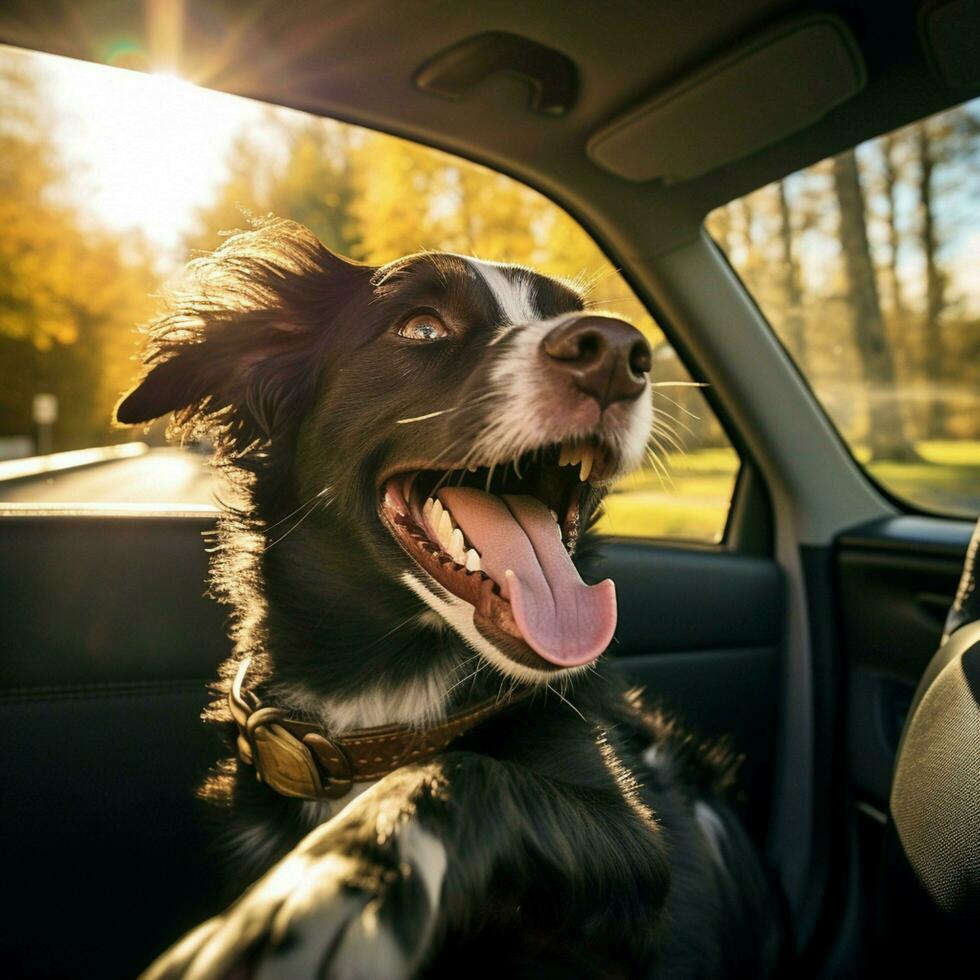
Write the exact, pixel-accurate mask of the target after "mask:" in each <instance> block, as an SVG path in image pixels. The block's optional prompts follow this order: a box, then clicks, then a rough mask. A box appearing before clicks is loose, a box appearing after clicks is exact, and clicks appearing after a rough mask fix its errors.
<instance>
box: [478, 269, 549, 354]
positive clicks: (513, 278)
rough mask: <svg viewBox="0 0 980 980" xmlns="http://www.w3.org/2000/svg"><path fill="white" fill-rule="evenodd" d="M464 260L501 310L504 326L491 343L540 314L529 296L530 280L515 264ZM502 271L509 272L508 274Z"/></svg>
mask: <svg viewBox="0 0 980 980" xmlns="http://www.w3.org/2000/svg"><path fill="white" fill-rule="evenodd" d="M466 261H467V262H468V263H469V265H470V267H471V268H472V269H475V270H476V272H477V273H478V274H479V275H480V277H481V278H482V279H483V281H484V282H485V283H486V284H487V288H488V289H489V290H490V292H491V293H492V294H493V298H494V299H495V300H496V301H497V305H498V306H499V307H500V309H501V312H502V313H503V317H504V319H503V322H502V323H501V324H500V326H501V327H502V328H503V329H502V330H501V331H500V332H498V334H497V335H496V336H495V337H494V338H493V340H491V341H490V343H492V344H493V343H496V342H497V341H498V340H500V339H501V338H502V337H503V336H504V335H506V334H507V333H509V332H510V330H512V329H513V328H514V327H516V326H519V325H521V324H523V323H530V322H531V321H532V320H536V319H538V318H539V317H540V312H539V311H538V310H537V309H536V308H535V306H534V303H533V301H532V297H531V279H530V277H529V276H527V275H525V274H524V273H523V271H522V270H521V269H519V268H517V267H516V266H505V265H498V264H495V263H492V262H483V261H482V260H481V259H470V258H468V259H467V260H466ZM504 270H507V272H510V273H511V274H510V275H508V274H507V272H505V271H504Z"/></svg>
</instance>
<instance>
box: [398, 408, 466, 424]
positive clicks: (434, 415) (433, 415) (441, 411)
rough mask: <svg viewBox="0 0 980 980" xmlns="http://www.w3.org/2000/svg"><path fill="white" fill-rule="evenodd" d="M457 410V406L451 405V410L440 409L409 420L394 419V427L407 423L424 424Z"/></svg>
mask: <svg viewBox="0 0 980 980" xmlns="http://www.w3.org/2000/svg"><path fill="white" fill-rule="evenodd" d="M457 408H459V406H458V405H453V407H452V408H441V409H439V411H438V412H429V414H428V415H416V416H415V417H414V418H410V419H395V425H408V423H409V422H424V421H425V420H426V419H434V418H437V417H438V416H440V415H445V414H446V413H447V412H455V411H456V409H457Z"/></svg>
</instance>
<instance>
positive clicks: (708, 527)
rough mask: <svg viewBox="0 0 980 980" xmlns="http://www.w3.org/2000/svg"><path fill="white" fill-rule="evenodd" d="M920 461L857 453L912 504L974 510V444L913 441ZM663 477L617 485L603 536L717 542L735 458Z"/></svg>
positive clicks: (679, 462) (708, 452)
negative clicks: (879, 458) (874, 457)
mask: <svg viewBox="0 0 980 980" xmlns="http://www.w3.org/2000/svg"><path fill="white" fill-rule="evenodd" d="M916 449H917V450H918V453H919V455H920V456H921V457H922V460H923V461H922V462H916V463H898V462H889V461H887V460H882V461H878V462H874V463H870V464H868V463H867V459H868V452H867V450H866V449H864V448H863V447H860V446H859V447H857V448H856V450H855V456H856V457H857V458H858V460H859V461H861V462H862V463H863V464H865V465H867V469H868V472H869V473H870V474H871V475H872V476H873V477H874V479H875V480H877V481H878V482H879V483H881V484H882V486H884V487H885V488H886V489H888V490H889V491H890V492H891V493H893V494H894V495H895V496H896V497H899V498H901V499H903V500H906V501H908V502H909V503H910V504H912V505H913V506H915V507H921V508H923V509H925V510H931V511H937V512H939V513H944V514H950V515H952V516H958V517H971V518H972V517H976V516H977V514H978V513H980V441H978V440H972V441H971V440H962V441H951V440H926V441H922V442H919V443H917V444H916ZM666 463H667V469H668V473H669V478H667V477H664V476H663V475H662V474H660V475H658V473H657V471H656V470H654V469H653V468H651V467H648V468H645V469H643V470H641V471H640V472H639V473H636V474H634V475H633V476H631V477H629V478H627V479H626V480H623V481H622V482H621V483H620V484H619V486H618V487H617V488H616V489H615V490H614V491H613V492H612V493H611V494H610V495H609V497H608V498H607V499H606V505H605V511H606V512H605V515H604V516H603V518H602V519H601V520H600V522H599V524H598V529H599V530H600V531H601V532H602V533H603V534H610V535H616V536H621V537H630V538H673V539H680V540H686V541H698V542H709V543H714V542H718V541H720V540H721V538H722V535H723V534H724V530H725V522H726V520H727V519H728V507H729V504H730V502H731V498H732V492H733V491H734V489H735V477H736V475H737V473H738V457H737V456H736V455H735V453H734V451H733V450H731V449H701V450H696V451H693V452H690V453H687V454H685V455H681V454H679V453H673V454H671V455H670V456H668V457H667V460H666Z"/></svg>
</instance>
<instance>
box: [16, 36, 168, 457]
mask: <svg viewBox="0 0 980 980" xmlns="http://www.w3.org/2000/svg"><path fill="white" fill-rule="evenodd" d="M0 100H2V102H3V104H4V107H5V114H4V116H3V117H2V120H0V227H2V228H3V234H2V235H0V355H2V358H3V363H4V367H5V368H6V369H7V371H6V372H5V374H9V377H10V379H11V380H10V382H9V383H8V384H5V385H4V386H3V388H2V390H0V435H28V434H30V433H31V432H32V429H33V422H32V420H31V401H32V398H33V395H34V394H37V393H39V392H51V393H53V394H55V395H57V396H58V398H59V401H60V414H59V419H58V423H57V426H56V428H55V433H54V434H55V448H60V449H67V448H73V447H76V446H85V445H92V444H93V443H94V442H97V441H109V440H115V439H118V438H120V437H121V436H120V434H119V433H117V432H114V431H113V429H112V427H111V411H112V405H113V402H114V401H115V398H116V397H117V395H118V393H119V390H121V388H122V386H123V385H124V384H125V379H123V378H122V377H121V374H122V373H123V370H125V372H126V373H127V374H131V369H132V365H131V363H130V362H129V361H128V360H127V359H126V357H127V356H128V355H129V354H130V353H132V352H133V350H134V349H135V343H136V338H135V335H134V332H133V327H134V325H135V324H136V323H139V322H140V321H141V320H144V319H146V317H147V316H148V314H149V312H150V309H151V301H150V300H149V294H150V293H151V292H152V291H153V289H154V288H155V286H156V283H157V277H156V276H155V275H154V273H153V271H152V268H151V264H150V261H149V257H148V255H147V253H146V250H145V248H144V246H143V245H142V243H141V242H139V241H138V240H134V239H124V238H122V237H120V236H115V235H112V234H109V233H108V232H105V231H103V230H101V229H99V228H96V227H92V226H91V225H90V224H88V223H86V222H85V221H83V220H82V218H81V217H80V215H79V213H78V211H77V209H76V208H75V207H74V205H73V203H72V201H71V198H70V190H71V188H70V182H69V175H68V174H67V173H66V171H65V168H64V167H63V166H62V165H61V162H60V161H59V159H58V156H57V153H56V150H55V146H54V144H53V142H52V140H51V137H50V135H49V134H50V133H51V131H52V126H51V125H50V120H49V119H48V118H47V112H46V109H45V104H44V98H43V92H42V91H41V86H40V82H39V80H38V78H37V77H35V75H34V74H33V73H32V72H31V71H30V70H29V68H28V65H27V62H26V60H24V58H23V56H17V55H16V54H14V55H7V56H5V57H3V58H2V59H0ZM8 107H9V111H6V110H7V108H8ZM124 352H125V353H124Z"/></svg>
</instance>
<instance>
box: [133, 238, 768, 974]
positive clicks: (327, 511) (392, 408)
mask: <svg viewBox="0 0 980 980" xmlns="http://www.w3.org/2000/svg"><path fill="white" fill-rule="evenodd" d="M146 364H147V366H148V367H147V371H146V374H145V376H144V377H143V379H142V380H141V381H140V383H139V384H138V385H137V386H136V387H135V389H134V390H133V391H132V392H131V393H130V394H129V395H127V396H126V397H125V398H124V399H123V401H122V402H121V403H120V405H119V407H118V409H117V417H118V419H119V421H121V422H123V423H130V424H133V423H141V422H145V421H147V420H150V419H154V418H158V417H160V416H163V415H166V414H168V413H170V412H173V413H175V421H176V423H177V425H178V426H180V427H182V428H183V429H184V431H188V430H195V429H196V430H200V431H204V432H206V433H208V434H209V436H210V437H211V438H212V439H213V440H214V441H215V444H216V447H217V453H218V458H219V460H221V461H222V462H223V463H224V464H225V468H226V469H227V470H228V472H229V473H231V474H232V475H233V476H235V477H236V479H237V481H238V484H239V490H240V493H241V495H242V498H243V499H244V501H245V503H244V504H243V505H242V506H241V507H240V508H239V509H238V510H231V509H229V510H228V513H227V514H226V515H225V517H224V518H223V523H222V526H221V529H220V540H219V548H218V551H217V554H216V559H215V563H214V573H213V577H214V588H215V592H216V594H217V596H218V597H219V598H222V599H224V600H226V601H229V602H231V603H232V605H233V607H234V609H235V610H236V617H235V620H234V623H235V626H234V639H235V643H236V647H235V654H234V656H233V657H232V658H231V660H230V661H229V663H228V664H227V665H226V670H225V673H224V676H223V680H222V682H221V685H220V687H219V690H220V693H221V698H220V700H218V701H217V702H215V705H214V706H213V707H212V709H211V718H212V720H214V721H216V722H220V723H223V724H224V725H225V726H226V727H227V729H228V731H229V733H230V735H231V736H232V742H233V743H234V744H237V753H236V757H235V758H234V759H230V760H228V761H227V762H226V763H224V764H223V765H222V766H221V767H220V768H219V770H218V771H216V773H215V774H214V776H213V778H212V779H211V780H210V781H209V783H208V785H207V787H206V788H205V793H206V795H208V796H209V797H210V798H211V799H213V800H214V801H216V802H217V803H220V804H223V805H224V806H225V808H226V810H227V812H228V817H229V820H230V823H231V826H232V830H231V831H230V832H229V839H230V840H231V841H232V842H233V843H234V845H235V847H236V848H237V851H238V856H239V857H240V858H241V859H242V866H241V870H240V872H239V873H240V878H239V889H240V888H242V887H244V886H245V885H246V884H248V883H249V882H251V881H252V880H253V879H255V878H256V877H257V876H259V875H262V877H260V878H259V880H258V881H257V882H256V883H255V884H253V885H252V886H251V888H249V890H248V891H246V892H245V893H244V895H242V897H241V898H240V899H239V900H238V901H237V902H236V903H235V904H234V905H233V906H231V908H229V909H228V910H227V911H226V912H225V913H224V914H222V915H220V916H218V917H216V918H215V919H212V920H210V921H209V922H207V923H205V924H204V925H203V926H201V927H199V928H198V929H197V930H195V931H194V932H192V933H191V934H189V935H188V936H187V937H185V938H184V939H183V940H182V941H181V942H180V943H179V944H178V945H177V946H175V947H174V948H173V949H171V950H170V951H169V952H167V953H166V954H164V955H163V956H162V957H161V958H160V959H159V960H158V961H157V962H156V963H155V964H154V965H153V967H151V968H150V970H149V972H148V974H147V976H150V977H154V978H156V977H176V976H193V977H195V978H200V977H223V976H236V977H237V976H252V975H254V976H259V977H269V976H276V977H306V976H330V977H363V978H389V977H408V976H413V975H417V974H424V975H426V976H431V975H453V976H461V975H484V974H486V973H489V971H490V970H493V971H495V972H496V971H505V972H501V973H500V975H502V976H511V977H523V976H528V977H530V976H534V977H542V976H556V977H557V976H561V977H569V976H589V977H635V976H658V977H660V976H663V977H722V976H724V977H753V978H754V977H764V976H769V975H771V974H772V973H773V971H774V970H775V969H776V962H777V959H778V958H779V956H780V955H781V945H782V938H781V937H782V933H781V929H780V927H779V925H778V920H779V916H778V915H777V912H776V909H777V903H776V901H775V899H774V897H773V894H772V893H771V891H770V889H769V886H768V884H767V881H766V877H765V875H764V873H763V871H762V869H761V866H760V864H759V862H758V860H757V858H756V857H755V855H754V853H753V850H752V847H751V845H750V844H749V842H748V840H747V838H746V836H745V833H744V831H743V830H742V829H741V827H740V826H739V823H738V821H737V820H736V819H735V818H734V817H733V815H732V814H731V812H730V811H729V809H728V808H727V807H726V805H725V804H724V802H723V800H722V791H723V789H724V788H725V786H726V784H727V782H728V781H729V780H730V777H731V768H732V767H731V761H730V759H728V758H727V757H726V755H725V754H724V753H723V752H720V751H717V752H714V753H712V752H709V751H706V750H704V749H703V748H701V747H699V746H697V745H696V744H695V742H694V741H693V740H692V739H691V738H690V737H689V736H685V735H684V734H683V733H681V732H679V731H677V730H676V729H675V728H674V727H673V726H672V725H671V724H670V723H668V722H667V721H665V720H664V719H663V718H662V717H661V716H660V715H659V714H657V713H656V712H652V711H650V710H649V709H647V708H645V707H644V705H643V704H642V703H641V702H640V700H639V698H638V697H637V696H635V695H633V694H630V693H629V692H627V691H626V690H625V689H624V688H623V687H622V686H621V684H620V682H619V681H618V680H617V678H616V675H615V673H614V672H612V671H608V670H606V669H604V668H603V666H602V664H601V662H600V661H599V658H600V656H601V654H602V653H603V651H604V650H605V648H606V646H607V645H608V644H609V642H610V640H611V638H612V635H613V630H614V628H615V624H616V597H615V589H614V586H613V584H612V582H610V581H605V582H600V583H599V584H597V585H587V584H585V583H584V582H583V581H582V579H581V578H580V576H579V574H578V572H577V570H576V566H575V565H574V564H573V562H572V557H571V556H572V553H573V551H574V549H575V546H576V543H577V541H578V538H579V536H580V533H582V532H583V531H584V530H585V529H586V528H587V527H588V526H589V524H590V521H591V520H592V518H593V516H594V514H595V510H596V507H597V506H598V504H599V503H600V501H601V499H602V497H603V494H604V493H605V491H606V488H607V487H608V485H609V483H610V481H611V480H613V479H614V478H616V477H618V476H620V475H621V474H623V473H626V472H628V471H630V470H632V469H634V468H635V467H637V466H638V465H639V464H640V463H641V461H642V460H643V458H644V452H645V447H646V442H647V438H648V433H649V430H650V426H651V414H652V410H651V398H650V391H649V381H648V378H647V371H648V370H649V367H650V351H649V348H648V346H647V344H646V341H645V340H644V338H643V336H642V335H641V334H640V333H639V332H638V331H637V330H635V329H634V328H633V327H631V326H630V325H628V324H627V323H625V322H623V321H622V320H619V319H616V318H613V317H610V316H601V315H597V314H596V313H594V312H591V311H588V310H586V308H585V305H584V303H583V300H582V297H581V296H580V294H579V293H578V292H577V291H576V290H575V289H573V288H571V287H570V286H568V285H566V284H564V283H562V282H559V281H556V280H555V279H551V278H548V277H545V276H542V275H539V274H536V273H534V272H532V271H530V270H529V269H525V268H520V267H516V266H508V265H497V264H492V263H487V262H483V261H478V260H475V259H471V258H464V257H462V256H458V255H451V254H445V253H426V254H419V255H412V256H408V257H406V258H404V259H400V260H399V261H397V262H393V263H391V264H390V265H387V266H384V267H382V268H370V267H366V266H361V265H356V264H353V263H351V262H348V261H346V260H344V259H342V258H339V257H337V256H335V255H333V254H331V253H330V252H329V251H327V250H326V249H325V248H324V247H323V246H322V245H321V244H320V242H319V241H317V239H316V238H315V237H314V236H313V235H312V234H311V233H310V232H309V231H307V230H306V229H304V228H302V227H300V226H298V225H296V224H293V223H291V222H285V221H272V222H267V223H265V224H264V225H261V226H259V227H258V228H256V229H255V230H253V231H251V232H248V233H244V234H241V235H238V236H236V237H234V238H232V239H230V240H229V241H228V242H227V243H226V244H225V245H224V246H223V247H222V248H220V249H219V250H218V251H217V252H216V253H214V255H212V256H210V257H207V258H204V259H200V260H198V261H197V262H195V263H193V264H192V266H191V268H190V276H189V279H188V284H187V287H186V290H185V292H184V293H182V294H179V295H177V296H175V299H174V304H173V307H172V309H171V311H170V313H169V314H168V315H166V316H165V317H163V318H162V319H160V320H159V321H158V322H157V323H155V324H154V325H153V326H152V327H151V329H150V333H149V343H148V347H147V353H146ZM246 667H247V669H246ZM232 688H234V691H233V692H232V697H231V700H230V702H229V700H228V693H229V691H230V690H231V689H232ZM229 704H230V712H229ZM236 705H237V710H236ZM378 726H387V727H383V728H382V729H381V730H380V733H379V730H378ZM433 733H436V734H433ZM236 734H237V742H236V740H235V736H236ZM364 746H367V747H368V748H367V751H366V752H364V753H362V756H363V757H357V758H355V756H356V755H357V752H356V751H355V749H356V750H358V751H359V750H360V748H361V747H364ZM378 746H381V748H378V749H377V753H378V754H377V755H376V756H375V748H376V747H378ZM392 746H396V747H397V748H398V751H397V752H394V754H393V753H392ZM412 746H414V748H412ZM420 746H421V748H420ZM651 747H652V750H651ZM409 749H411V751H409ZM644 760H645V761H644ZM372 765H373V766H374V767H375V769H377V770H378V771H377V772H375V773H373V774H372ZM338 766H339V769H338ZM257 772H258V774H259V775H260V776H261V777H262V781H261V782H259V781H257V780H256V773H257Z"/></svg>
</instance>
